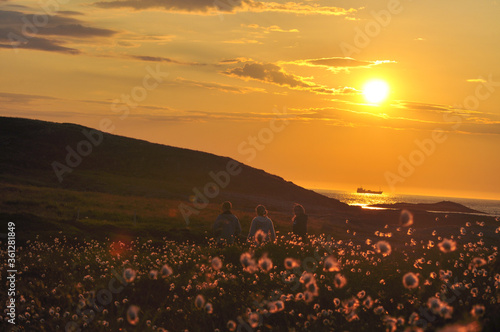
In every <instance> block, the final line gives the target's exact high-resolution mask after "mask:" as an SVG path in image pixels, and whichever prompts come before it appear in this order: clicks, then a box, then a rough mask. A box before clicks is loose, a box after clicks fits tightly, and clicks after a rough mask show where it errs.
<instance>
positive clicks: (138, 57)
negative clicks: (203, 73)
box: [124, 55, 209, 66]
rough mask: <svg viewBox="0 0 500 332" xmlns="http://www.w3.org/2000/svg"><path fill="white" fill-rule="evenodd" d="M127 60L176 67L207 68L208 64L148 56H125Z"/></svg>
mask: <svg viewBox="0 0 500 332" xmlns="http://www.w3.org/2000/svg"><path fill="white" fill-rule="evenodd" d="M124 57H125V58H127V59H133V60H140V61H151V62H167V63H172V64H176V65H183V66H208V65H209V64H208V63H200V62H190V61H180V60H176V59H172V58H167V57H162V56H150V55H126V56H124Z"/></svg>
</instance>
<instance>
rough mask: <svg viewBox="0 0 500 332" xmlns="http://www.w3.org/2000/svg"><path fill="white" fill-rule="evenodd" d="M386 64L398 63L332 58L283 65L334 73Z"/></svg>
mask: <svg viewBox="0 0 500 332" xmlns="http://www.w3.org/2000/svg"><path fill="white" fill-rule="evenodd" d="M386 63H396V61H391V60H377V61H364V60H356V59H353V58H342V57H332V58H319V59H306V60H296V61H290V62H283V64H293V65H298V66H308V67H323V68H327V69H328V70H331V71H334V72H338V71H341V70H344V71H349V69H350V68H370V67H373V66H377V65H381V64H386Z"/></svg>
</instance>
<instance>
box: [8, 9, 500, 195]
mask: <svg viewBox="0 0 500 332" xmlns="http://www.w3.org/2000/svg"><path fill="white" fill-rule="evenodd" d="M44 8H45V11H46V12H48V13H49V14H50V15H45V14H44V13H45V12H44ZM499 17H500V4H499V1H491V0H486V1H472V0H468V1H465V0H454V1H451V0H442V1H428V0H415V1H408V0H406V1H397V0H395V1H392V0H387V1H379V0H372V1H356V0H351V1H333V0H305V1H302V2H287V1H279V0H275V1H259V0H216V1H213V0H96V1H93V0H86V1H82V0H73V1H68V0H60V1H57V0H42V1H11V0H0V63H1V75H0V113H1V114H2V115H5V116H18V117H27V118H35V119H41V120H49V121H56V122H71V123H78V124H81V125H85V126H89V127H94V128H99V124H100V122H101V120H102V119H103V118H107V119H110V120H111V121H112V123H113V125H114V130H112V132H113V133H114V134H119V135H124V136H129V137H134V138H140V139H145V140H148V141H151V142H157V143H162V144H168V145H173V146H179V147H185V148H190V149H196V150H202V151H207V152H211V153H215V154H218V155H224V156H230V157H232V158H234V159H236V160H238V161H241V162H243V163H246V164H248V165H250V166H254V167H257V168H261V169H264V170H266V171H268V172H270V173H273V174H277V175H279V176H282V177H283V178H285V179H286V180H289V181H293V182H294V183H297V184H299V185H302V186H305V187H308V188H325V189H340V190H350V191H354V190H355V189H356V188H357V187H358V186H359V185H363V186H364V187H367V188H370V189H378V188H379V187H381V189H382V190H384V191H386V192H395V193H417V194H428V195H449V196H462V197H479V198H496V199H500V176H499V165H500V152H499V151H500V149H499V147H500V66H499V59H500V21H499V19H498V18H499ZM155 71H156V72H157V71H160V72H161V76H159V81H161V82H159V84H154V83H156V81H154V79H152V77H151V72H155ZM166 73H168V76H167V75H166ZM148 75H149V76H148ZM145 78H146V79H145ZM373 80H379V81H383V82H385V83H386V84H387V85H388V87H389V95H388V97H387V99H385V100H383V101H382V102H380V103H378V104H371V103H369V101H368V100H367V99H366V98H365V96H364V94H363V93H364V92H366V91H364V87H365V84H366V83H367V82H370V81H373ZM144 82H146V83H147V84H146V85H144ZM144 92H145V94H144ZM375 93H376V94H377V92H376V91H375ZM134 96H135V97H134ZM127 98H128V99H127ZM139 99H140V100H139ZM126 109H128V112H129V113H128V115H126V116H124V114H123V112H124V110H126ZM275 110H278V111H279V112H280V113H281V114H276V113H275ZM283 113H285V114H283ZM276 117H279V121H273V119H275V118H276ZM277 129H279V130H277ZM273 130H274V131H273ZM270 132H272V135H273V136H272V137H270V136H269V133H270ZM259 133H260V135H261V138H259ZM251 136H253V137H257V144H258V145H256V146H255V147H252V144H253V143H251V142H252V139H251V138H249V137H251ZM436 137H439V140H438V141H439V142H436V140H434V141H433V143H432V144H431V145H432V146H431V145H429V144H430V143H429V142H430V140H432V139H433V138H436ZM262 139H264V141H265V142H262V141H261V140H262ZM417 141H418V142H421V143H422V142H426V143H429V144H427V145H426V147H427V148H428V149H430V150H429V151H424V152H421V150H422V149H423V148H422V147H419V144H417ZM422 144H423V143H422ZM422 144H420V146H422ZM251 150H253V151H254V153H251V152H250V151H251ZM425 152H427V154H425ZM422 157H423V158H422ZM411 158H413V160H414V161H418V162H417V164H418V165H416V166H414V170H411V171H408V172H403V173H405V174H403V173H401V172H400V170H399V169H400V168H401V167H400V165H401V162H402V161H401V160H403V159H404V160H410V159H411ZM409 163H411V162H410V161H409ZM412 167H413V166H412ZM214 171H215V170H214ZM394 176H397V177H398V178H397V179H398V180H395V181H396V182H393V183H392V186H391V185H390V183H389V182H390V181H388V177H389V178H391V179H392V180H394V179H395V178H394Z"/></svg>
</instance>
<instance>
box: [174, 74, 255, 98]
mask: <svg viewBox="0 0 500 332" xmlns="http://www.w3.org/2000/svg"><path fill="white" fill-rule="evenodd" d="M175 81H176V82H177V83H178V85H182V86H187V87H197V88H206V89H212V90H218V91H222V92H229V93H240V94H243V93H250V92H264V91H265V90H264V89H259V88H250V87H239V86H234V85H227V84H221V83H215V82H200V81H192V80H187V79H184V78H180V77H179V78H176V80H175Z"/></svg>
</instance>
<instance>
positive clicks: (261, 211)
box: [248, 205, 276, 242]
mask: <svg viewBox="0 0 500 332" xmlns="http://www.w3.org/2000/svg"><path fill="white" fill-rule="evenodd" d="M255 212H256V213H257V217H255V218H253V220H252V224H251V225H250V231H249V232H248V240H250V241H254V240H255V234H257V233H259V231H261V232H262V233H263V235H264V239H263V242H264V241H269V240H271V241H272V242H274V241H275V240H276V232H275V231H274V225H273V221H272V220H271V219H269V217H268V216H267V210H266V207H265V206H264V205H258V206H257V207H256V208H255Z"/></svg>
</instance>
